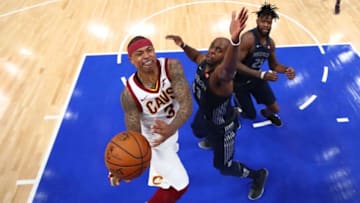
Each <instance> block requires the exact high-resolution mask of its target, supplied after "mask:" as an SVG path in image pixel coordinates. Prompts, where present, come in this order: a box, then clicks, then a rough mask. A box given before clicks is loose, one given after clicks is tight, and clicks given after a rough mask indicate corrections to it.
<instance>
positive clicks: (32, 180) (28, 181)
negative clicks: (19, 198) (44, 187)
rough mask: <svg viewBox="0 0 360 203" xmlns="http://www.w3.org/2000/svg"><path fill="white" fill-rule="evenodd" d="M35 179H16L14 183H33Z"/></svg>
mask: <svg viewBox="0 0 360 203" xmlns="http://www.w3.org/2000/svg"><path fill="white" fill-rule="evenodd" d="M35 181H36V180H35V179H24V180H17V181H16V185H33V184H34V183H35Z"/></svg>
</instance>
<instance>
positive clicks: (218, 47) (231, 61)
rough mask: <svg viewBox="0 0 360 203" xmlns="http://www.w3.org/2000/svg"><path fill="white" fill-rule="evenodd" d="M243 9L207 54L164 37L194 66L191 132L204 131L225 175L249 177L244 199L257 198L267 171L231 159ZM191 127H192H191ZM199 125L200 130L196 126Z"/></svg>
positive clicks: (233, 16) (244, 19)
mask: <svg viewBox="0 0 360 203" xmlns="http://www.w3.org/2000/svg"><path fill="white" fill-rule="evenodd" d="M247 17H248V16H247V10H246V9H245V8H243V9H242V10H241V11H240V13H239V14H238V15H237V14H236V13H235V12H233V13H232V20H231V23H230V35H231V40H229V39H227V38H223V37H219V38H216V39H215V40H213V41H212V42H211V44H210V48H209V50H208V53H207V54H201V53H200V52H199V51H198V50H196V49H194V48H192V47H190V46H189V45H186V44H185V43H184V42H183V40H182V39H181V37H179V36H176V35H168V36H166V38H167V39H171V40H174V42H175V43H176V44H177V45H178V46H180V47H182V48H183V49H184V51H185V53H186V55H187V56H188V57H189V58H190V59H191V60H192V61H194V62H195V63H196V64H197V65H198V68H197V71H196V75H195V79H194V81H193V95H194V97H195V100H196V102H197V104H198V105H199V109H198V112H197V113H199V115H201V116H197V117H196V118H195V120H194V121H193V123H196V125H192V127H193V130H194V132H206V134H207V135H206V138H207V140H208V141H209V142H210V145H211V147H212V150H213V155H214V157H213V164H214V167H215V168H217V169H218V170H219V171H220V173H221V174H223V175H226V176H237V177H246V178H251V179H252V180H253V182H252V186H251V188H250V191H249V194H248V198H249V199H251V200H255V199H258V198H260V197H261V195H262V194H263V191H264V184H265V181H266V178H267V175H268V171H267V170H266V169H265V168H264V169H260V170H253V169H250V168H248V167H247V166H245V164H243V163H240V162H238V161H235V160H234V159H233V158H234V150H235V135H236V131H237V129H238V127H239V121H238V119H237V116H236V113H235V110H234V107H233V106H232V105H231V98H232V94H233V78H234V76H235V73H236V67H237V63H238V62H239V61H238V60H237V56H238V50H239V49H238V46H239V44H240V41H239V35H240V33H241V31H242V30H243V29H244V28H245V23H246V21H247ZM194 128H195V129H194ZM197 128H202V129H197Z"/></svg>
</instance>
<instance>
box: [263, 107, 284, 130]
mask: <svg viewBox="0 0 360 203" xmlns="http://www.w3.org/2000/svg"><path fill="white" fill-rule="evenodd" d="M260 113H261V115H262V116H264V117H265V118H267V119H269V120H270V121H271V123H272V124H274V125H275V126H278V127H280V126H282V122H281V120H280V117H279V116H278V115H276V114H267V112H266V110H265V109H261V111H260Z"/></svg>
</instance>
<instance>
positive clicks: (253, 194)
mask: <svg viewBox="0 0 360 203" xmlns="http://www.w3.org/2000/svg"><path fill="white" fill-rule="evenodd" d="M257 172H258V173H259V175H258V177H257V178H254V180H253V183H252V186H251V188H250V191H249V194H248V198H249V199H250V200H257V199H259V198H260V197H261V196H262V194H263V193H264V185H265V182H266V179H267V176H268V174H269V172H268V170H267V169H266V168H262V169H260V170H258V171H257Z"/></svg>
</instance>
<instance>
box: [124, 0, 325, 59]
mask: <svg viewBox="0 0 360 203" xmlns="http://www.w3.org/2000/svg"><path fill="white" fill-rule="evenodd" d="M207 3H233V4H240V5H247V6H251V7H256V8H258V7H259V5H258V4H252V3H246V2H238V1H223V0H213V1H194V2H189V3H183V4H177V5H175V6H171V7H167V8H165V9H161V10H160V11H158V12H155V13H153V14H151V15H149V16H147V17H146V18H144V19H142V20H141V21H140V22H139V23H137V24H136V26H137V25H142V24H143V23H145V22H146V21H147V20H149V19H150V18H152V17H154V16H157V15H159V14H162V13H165V12H167V11H170V10H173V9H176V8H180V7H185V6H191V5H195V4H207ZM278 13H279V15H281V16H284V17H285V18H286V19H287V20H290V21H291V22H293V23H294V24H295V25H297V26H298V27H300V29H302V30H303V31H304V32H306V33H307V34H308V35H309V36H310V37H311V38H312V39H313V40H314V41H315V43H316V44H317V46H318V48H319V50H320V52H321V53H322V54H325V51H324V49H323V47H322V46H321V45H320V42H319V40H318V39H317V38H316V37H315V35H313V34H312V33H311V32H310V31H309V30H308V29H307V28H306V27H305V26H303V25H302V24H301V23H299V22H298V21H297V20H295V19H293V18H291V17H289V16H288V15H285V14H282V13H281V12H278ZM133 34H134V33H132V32H128V33H127V34H126V35H125V37H124V39H123V40H122V41H121V43H120V47H119V50H118V55H117V63H118V64H121V53H122V51H121V50H123V48H124V47H125V42H126V41H127V40H128V38H129V37H130V36H131V35H133Z"/></svg>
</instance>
